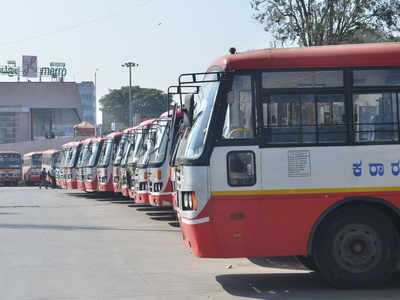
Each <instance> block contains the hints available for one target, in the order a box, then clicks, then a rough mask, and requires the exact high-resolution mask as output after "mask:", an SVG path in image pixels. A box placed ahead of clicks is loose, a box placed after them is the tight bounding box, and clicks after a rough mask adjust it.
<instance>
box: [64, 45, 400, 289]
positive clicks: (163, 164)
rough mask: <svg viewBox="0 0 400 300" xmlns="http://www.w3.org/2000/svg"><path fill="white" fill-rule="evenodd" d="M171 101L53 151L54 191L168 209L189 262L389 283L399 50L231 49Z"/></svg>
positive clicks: (339, 281) (397, 192)
mask: <svg viewBox="0 0 400 300" xmlns="http://www.w3.org/2000/svg"><path fill="white" fill-rule="evenodd" d="M169 94H176V97H177V98H178V99H179V100H178V101H177V102H178V104H179V105H178V106H179V109H176V106H174V109H172V110H171V111H168V112H166V113H165V114H163V115H162V116H160V117H159V118H157V119H152V120H147V121H145V122H143V123H141V124H139V125H138V126H136V127H133V128H128V129H126V130H125V131H123V132H118V133H112V134H110V135H108V136H106V137H102V138H89V139H86V140H84V141H81V142H74V143H69V144H66V145H64V147H63V149H62V153H63V157H64V160H63V162H62V163H61V164H60V166H61V167H60V168H59V170H58V172H57V181H58V183H59V185H60V186H62V187H64V188H69V189H79V190H82V191H88V192H92V191H109V192H111V191H113V192H118V193H122V194H123V195H124V196H125V197H130V198H132V199H134V201H135V202H137V203H148V204H150V205H155V206H170V205H173V206H174V207H175V209H176V212H177V215H178V219H179V223H180V228H181V232H182V235H183V240H184V243H185V245H186V246H187V247H188V248H189V249H190V250H191V252H192V253H193V254H194V255H195V256H197V257H208V258H228V257H229V258H236V257H237V258H239V257H245V258H249V259H250V260H251V261H253V262H255V263H259V264H262V263H263V262H265V261H266V260H265V257H277V256H279V257H282V256H287V257H289V256H295V257H297V258H298V260H299V261H300V262H302V263H303V264H304V265H305V266H307V267H308V268H310V269H312V270H314V271H316V272H319V273H320V274H321V276H322V277H323V278H324V279H325V280H327V281H328V282H329V283H331V284H332V285H334V286H336V287H340V288H356V287H371V286H377V285H382V284H383V283H385V282H387V281H388V280H389V279H390V278H391V277H392V273H393V272H394V271H395V269H396V267H397V266H398V265H399V258H400V112H399V111H400V101H399V97H400V44H399V43H388V44H365V45H340V46H322V47H309V48H293V49H265V50H257V51H250V52H245V53H236V51H235V49H231V51H230V54H229V55H227V56H224V57H221V58H220V59H217V60H216V61H214V63H213V64H212V65H211V67H210V68H209V69H208V70H207V71H206V72H205V73H190V74H182V75H181V76H180V77H179V81H178V85H177V86H175V87H171V90H169ZM169 96H170V95H169ZM169 98H170V97H169ZM169 98H168V99H169Z"/></svg>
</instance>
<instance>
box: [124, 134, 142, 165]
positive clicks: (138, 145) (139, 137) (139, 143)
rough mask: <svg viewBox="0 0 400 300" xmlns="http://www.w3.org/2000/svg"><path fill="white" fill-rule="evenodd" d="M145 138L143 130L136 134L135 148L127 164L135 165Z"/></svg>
mask: <svg viewBox="0 0 400 300" xmlns="http://www.w3.org/2000/svg"><path fill="white" fill-rule="evenodd" d="M145 137H146V133H145V132H144V131H143V130H140V131H139V132H137V133H136V140H135V147H134V148H133V149H132V150H131V152H130V154H129V157H128V162H127V163H128V164H129V165H133V164H136V163H137V162H138V160H139V156H140V153H141V152H140V151H141V148H142V146H143V141H144V139H145Z"/></svg>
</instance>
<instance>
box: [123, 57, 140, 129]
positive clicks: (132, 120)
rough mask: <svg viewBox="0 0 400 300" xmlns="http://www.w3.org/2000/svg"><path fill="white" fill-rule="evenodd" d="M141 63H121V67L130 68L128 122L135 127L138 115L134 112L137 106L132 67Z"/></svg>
mask: <svg viewBox="0 0 400 300" xmlns="http://www.w3.org/2000/svg"><path fill="white" fill-rule="evenodd" d="M138 66H139V65H138V64H137V63H134V62H126V63H124V64H122V65H121V67H126V68H129V101H128V111H129V117H128V123H129V126H130V127H133V126H135V125H136V115H135V113H134V110H135V106H134V103H132V102H133V101H132V68H134V67H138ZM132 113H133V116H134V117H133V119H132Z"/></svg>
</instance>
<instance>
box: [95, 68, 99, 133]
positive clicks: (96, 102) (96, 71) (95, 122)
mask: <svg viewBox="0 0 400 300" xmlns="http://www.w3.org/2000/svg"><path fill="white" fill-rule="evenodd" d="M98 70H99V69H97V68H96V70H95V71H94V126H95V130H96V136H97V134H98V132H97V71H98Z"/></svg>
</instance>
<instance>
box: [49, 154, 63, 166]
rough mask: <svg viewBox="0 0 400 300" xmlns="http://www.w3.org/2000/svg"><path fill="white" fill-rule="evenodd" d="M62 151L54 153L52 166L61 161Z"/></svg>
mask: <svg viewBox="0 0 400 300" xmlns="http://www.w3.org/2000/svg"><path fill="white" fill-rule="evenodd" d="M60 157H61V156H60V152H56V153H54V154H53V156H52V158H51V167H52V168H55V167H56V165H57V163H59V158H60Z"/></svg>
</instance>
